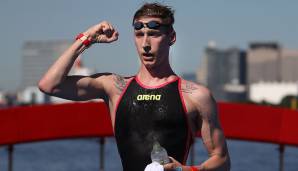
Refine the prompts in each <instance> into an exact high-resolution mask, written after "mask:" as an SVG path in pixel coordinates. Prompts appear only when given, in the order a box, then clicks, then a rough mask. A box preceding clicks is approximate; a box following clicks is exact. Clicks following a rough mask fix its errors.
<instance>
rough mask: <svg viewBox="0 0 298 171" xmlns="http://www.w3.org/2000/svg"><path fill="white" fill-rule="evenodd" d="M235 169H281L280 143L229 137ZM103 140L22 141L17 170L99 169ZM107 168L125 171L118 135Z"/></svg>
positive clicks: (297, 168) (0, 169)
mask: <svg viewBox="0 0 298 171" xmlns="http://www.w3.org/2000/svg"><path fill="white" fill-rule="evenodd" d="M228 147H229V152H230V156H231V161H232V171H278V169H279V152H278V145H275V144H266V143H256V142H245V141H236V140H228ZM99 151H100V148H99V139H97V138H91V139H72V140H56V141H46V142H35V143H25V144H18V145H15V146H14V153H13V159H14V160H13V162H14V163H13V170H14V171H99V170H100V169H99V168H100V164H99ZM104 152H105V163H104V168H105V170H106V171H121V170H122V169H121V162H120V158H119V155H118V151H117V146H116V144H115V140H114V138H106V144H105V151H104ZM195 154H196V156H195V163H201V162H202V161H204V160H205V159H206V158H207V152H206V150H205V149H204V147H203V145H202V143H201V140H200V139H196V143H195ZM284 157H285V158H284V161H285V163H284V165H285V167H284V168H285V171H298V148H297V147H291V146H286V149H285V156H284ZM7 167H8V151H7V147H6V146H2V147H0V171H6V170H7Z"/></svg>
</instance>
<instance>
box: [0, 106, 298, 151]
mask: <svg viewBox="0 0 298 171" xmlns="http://www.w3.org/2000/svg"><path fill="white" fill-rule="evenodd" d="M219 113H220V120H221V124H222V127H223V130H224V132H225V136H226V137H227V138H231V139H239V140H248V141H262V142H270V143H276V144H284V145H293V146H298V126H297V123H296V122H297V121H298V112H297V111H293V110H288V109H282V108H273V107H266V106H257V105H248V104H232V103H219ZM101 136H113V130H112V126H111V121H110V117H109V115H108V109H107V107H106V106H105V104H104V103H94V102H88V103H72V104H59V105H42V106H31V107H16V108H11V109H4V110H0V145H5V144H15V143H24V142H32V141H41V140H52V139H61V138H77V137H101Z"/></svg>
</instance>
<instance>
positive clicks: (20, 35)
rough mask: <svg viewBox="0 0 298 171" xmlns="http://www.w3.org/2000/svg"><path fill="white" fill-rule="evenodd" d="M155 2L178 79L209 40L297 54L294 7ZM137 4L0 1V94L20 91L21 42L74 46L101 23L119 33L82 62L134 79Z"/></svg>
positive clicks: (294, 4)
mask: <svg viewBox="0 0 298 171" xmlns="http://www.w3.org/2000/svg"><path fill="white" fill-rule="evenodd" d="M148 2H152V1H148ZM160 2H164V3H165V4H167V5H170V6H172V7H173V8H174V9H175V11H176V13H175V17H176V22H175V25H174V27H175V29H176V32H177V42H176V44H175V45H174V46H173V48H172V50H171V64H172V65H173V67H174V69H175V70H176V72H177V73H178V74H182V73H189V72H195V71H196V69H197V67H198V66H199V65H200V59H201V56H202V55H203V52H204V48H205V47H206V46H207V44H208V42H209V41H210V40H213V41H216V42H217V44H218V46H219V47H220V48H226V47H231V46H236V47H239V48H242V49H247V47H248V45H249V43H250V42H253V41H276V42H278V43H279V44H280V45H282V46H283V47H286V48H289V49H298V39H295V35H298V23H297V22H294V21H295V20H296V18H297V17H298V14H297V12H296V8H295V7H297V6H298V2H293V1H281V0H279V1H277V0H275V1H270V3H268V1H267V2H264V1H263V2H259V1H257V0H254V1H249V2H239V1H228V2H227V1H223V0H222V1H187V2H181V1H165V0H164V1H160ZM116 3H118V5H117V6H115V4H116ZM142 3H143V1H136V0H134V1H129V2H122V1H121V2H117V1H109V2H106V1H102V2H99V1H84V2H83V1H79V2H76V3H71V4H69V2H67V1H58V0H54V1H37V0H28V1H24V2H22V1H21V2H16V1H7V0H3V1H1V2H0V6H1V7H0V9H1V10H0V14H1V15H0V19H1V21H2V27H1V32H0V35H1V37H2V40H3V41H1V42H0V50H1V61H2V62H1V64H0V90H4V91H6V90H15V89H17V88H18V87H19V85H21V80H22V79H21V71H22V69H21V61H22V47H23V45H24V43H25V42H26V41H30V40H73V39H74V37H75V35H76V34H77V33H79V32H83V31H85V30H86V29H87V28H88V27H90V26H92V25H94V24H96V23H98V22H99V21H102V20H107V21H110V22H111V23H112V24H113V25H114V26H115V27H116V29H117V30H118V31H119V32H120V37H119V41H117V42H115V43H113V44H104V45H94V47H91V48H90V49H88V50H87V51H86V52H85V53H84V54H83V55H82V56H83V59H82V60H83V61H84V63H85V64H86V66H87V67H89V68H94V69H96V70H97V71H98V72H105V71H107V72H116V73H119V74H123V75H132V74H134V73H135V72H137V68H138V65H139V63H138V60H137V58H138V57H137V53H136V51H135V48H134V43H133V37H132V29H131V18H132V15H133V13H134V11H135V10H136V9H137V8H138V7H139V6H140V5H141V4H142ZM119 7H122V8H119ZM120 56H121V57H120ZM115 61H119V62H115Z"/></svg>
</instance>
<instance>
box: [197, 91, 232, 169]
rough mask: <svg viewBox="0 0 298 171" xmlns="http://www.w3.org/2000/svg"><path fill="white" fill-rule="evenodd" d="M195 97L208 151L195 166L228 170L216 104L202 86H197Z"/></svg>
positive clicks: (226, 152) (228, 165)
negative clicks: (200, 162) (205, 157)
mask: <svg viewBox="0 0 298 171" xmlns="http://www.w3.org/2000/svg"><path fill="white" fill-rule="evenodd" d="M196 98H197V101H196V102H197V103H196V107H197V109H198V111H199V113H200V116H201V119H202V127H201V135H202V140H203V143H204V145H205V147H206V149H207V151H208V153H209V158H208V159H207V160H206V161H205V162H203V163H202V164H201V165H199V166H197V167H198V168H199V170H200V171H209V170H216V171H228V170H230V158H229V152H228V149H227V144H226V141H225V137H224V134H223V131H222V129H221V126H220V123H219V119H218V113H217V104H216V102H215V100H214V98H213V97H212V95H211V93H210V91H209V90H208V89H206V88H204V87H202V88H199V91H198V93H197V95H196Z"/></svg>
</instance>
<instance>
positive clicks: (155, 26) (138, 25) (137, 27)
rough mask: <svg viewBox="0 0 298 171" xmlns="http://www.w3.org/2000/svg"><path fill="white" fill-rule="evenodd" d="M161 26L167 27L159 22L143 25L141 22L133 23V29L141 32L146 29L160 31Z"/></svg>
mask: <svg viewBox="0 0 298 171" xmlns="http://www.w3.org/2000/svg"><path fill="white" fill-rule="evenodd" d="M160 26H166V25H163V24H161V23H159V22H157V21H149V22H148V23H142V22H140V21H137V22H135V23H133V27H134V29H135V30H141V29H142V28H145V27H147V28H149V29H154V30H157V29H159V27H160Z"/></svg>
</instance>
